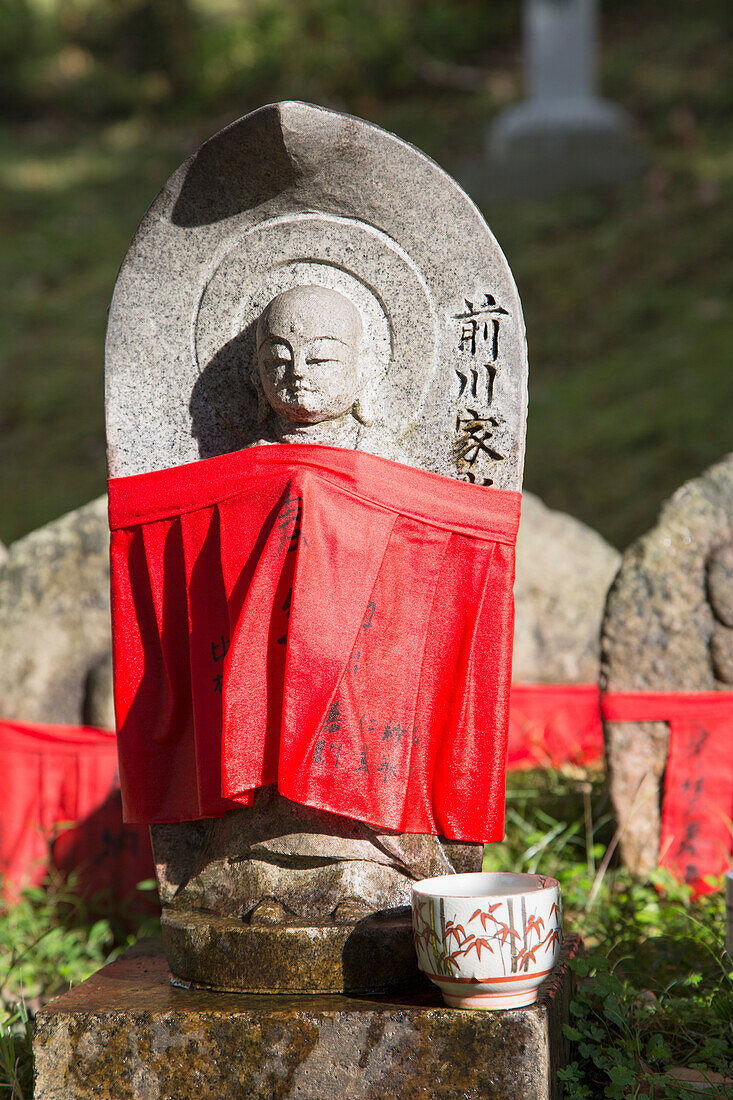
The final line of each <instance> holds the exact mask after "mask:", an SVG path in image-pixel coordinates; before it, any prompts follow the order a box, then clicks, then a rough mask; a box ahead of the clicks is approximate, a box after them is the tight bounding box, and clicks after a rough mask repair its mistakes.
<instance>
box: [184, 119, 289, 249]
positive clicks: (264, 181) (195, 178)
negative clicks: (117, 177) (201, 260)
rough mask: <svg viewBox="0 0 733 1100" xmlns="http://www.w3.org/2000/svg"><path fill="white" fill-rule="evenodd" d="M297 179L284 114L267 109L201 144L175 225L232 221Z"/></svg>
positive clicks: (186, 179)
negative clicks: (284, 130)
mask: <svg viewBox="0 0 733 1100" xmlns="http://www.w3.org/2000/svg"><path fill="white" fill-rule="evenodd" d="M242 122H244V124H243V125H242ZM298 175H299V173H298V170H297V169H296V167H295V164H294V163H293V161H292V159H291V157H290V154H289V153H288V150H287V148H286V146H285V142H284V140H283V134H282V127H281V122H280V112H279V110H278V109H277V107H264V108H263V109H262V110H261V111H257V112H255V114H253V115H249V116H247V119H246V120H239V122H235V123H234V124H233V125H232V126H229V127H227V129H225V130H222V131H221V132H220V133H218V134H216V135H215V136H214V137H213V138H211V140H210V141H207V142H206V143H205V144H204V145H202V146H201V148H200V149H199V151H198V152H197V153H196V154H195V156H194V157H193V158H192V160H191V161H190V162H189V165H188V169H187V171H186V177H185V180H184V182H183V186H182V188H181V191H180V193H179V195H178V198H177V200H176V203H175V206H174V207H173V212H172V214H171V221H172V222H173V224H174V225H179V226H182V227H185V228H191V227H193V226H199V225H211V224H212V223H214V222H218V221H222V220H223V219H225V218H231V217H232V216H233V215H234V214H239V213H241V212H242V211H244V210H251V209H252V208H253V207H255V206H259V205H261V204H262V203H265V202H267V201H268V200H270V199H273V198H275V197H276V196H277V195H279V194H280V193H281V192H282V191H286V190H287V189H288V188H289V187H292V186H293V185H294V184H295V183H296V182H297V180H298Z"/></svg>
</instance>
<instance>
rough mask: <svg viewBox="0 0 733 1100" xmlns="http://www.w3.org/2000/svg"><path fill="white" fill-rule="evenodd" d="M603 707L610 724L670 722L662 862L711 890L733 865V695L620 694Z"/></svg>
mask: <svg viewBox="0 0 733 1100" xmlns="http://www.w3.org/2000/svg"><path fill="white" fill-rule="evenodd" d="M601 705H602V708H603V717H604V718H605V720H606V721H607V722H668V723H669V755H668V757H667V766H666V768H665V772H664V800H663V802H662V827H661V838H660V844H659V863H660V866H662V867H669V868H670V870H671V871H673V872H674V873H675V874H677V875H678V876H679V877H680V878H682V879H684V881H685V882H688V883H689V884H690V885H691V886H692V887H693V888H694V889H695V892H696V893H700V894H707V893H710V891H711V890H713V889H715V887H713V886H711V884H710V883H709V882H706V881H705V880H706V878H707V877H708V876H711V875H713V876H715V875H720V874H722V873H723V871H726V870H728V868H729V867H730V866H731V849H732V848H733V842H732V841H731V837H732V836H733V742H732V740H731V734H732V733H733V692H729V691H696V692H695V691H689V692H688V691H680V692H675V691H638V692H635V691H614V692H608V693H607V694H604V695H602V696H601Z"/></svg>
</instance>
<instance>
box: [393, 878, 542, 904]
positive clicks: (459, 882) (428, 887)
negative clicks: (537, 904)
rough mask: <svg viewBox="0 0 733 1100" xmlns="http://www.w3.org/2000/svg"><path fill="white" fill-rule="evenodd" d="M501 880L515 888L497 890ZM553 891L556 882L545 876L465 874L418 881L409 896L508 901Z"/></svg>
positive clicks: (505, 884) (456, 899)
mask: <svg viewBox="0 0 733 1100" xmlns="http://www.w3.org/2000/svg"><path fill="white" fill-rule="evenodd" d="M501 879H503V880H507V879H512V880H516V889H506V888H505V889H497V887H499V886H501V885H504V886H505V887H506V886H507V885H509V883H507V882H506V881H505V882H504V883H503V884H502V883H500V882H499V881H497V880H501ZM480 880H483V881H480ZM492 880H493V881H492ZM462 887H463V888H464V889H462ZM555 889H558V890H559V889H560V883H559V882H558V881H557V879H556V878H551V877H550V876H549V875H531V874H529V873H527V872H524V871H466V872H463V873H462V874H458V875H435V876H434V877H433V878H424V879H421V880H420V881H419V882H415V883H413V886H412V893H413V896H414V895H415V894H418V895H420V896H423V897H434V898H450V899H451V900H455V901H467V900H469V899H471V898H512V897H519V896H520V895H521V894H541V893H542V892H543V891H549V890H555Z"/></svg>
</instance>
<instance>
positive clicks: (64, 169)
mask: <svg viewBox="0 0 733 1100" xmlns="http://www.w3.org/2000/svg"><path fill="white" fill-rule="evenodd" d="M603 9H604V20H603V37H602V44H603V50H602V56H601V74H600V75H601V86H602V89H603V91H604V93H605V94H606V95H608V96H609V97H610V98H612V99H614V100H616V101H617V102H619V103H620V104H622V105H623V106H625V107H626V108H627V109H628V111H629V112H630V114H631V116H632V117H633V119H634V120H635V124H636V126H637V129H638V131H639V137H640V140H641V141H642V143H643V144H644V146H645V147H646V149H647V151H648V155H649V166H648V170H647V171H646V172H645V173H644V175H643V176H642V177H640V178H639V179H637V180H634V181H631V182H629V183H627V184H624V185H622V186H618V187H615V188H612V189H609V190H589V191H583V192H579V193H576V194H571V195H566V196H561V197H558V198H554V199H548V200H546V201H524V202H512V203H504V204H498V203H497V204H495V205H494V206H492V208H491V209H487V210H485V213H486V216H487V219H488V221H489V224H490V225H491V227H492V229H493V230H494V232H495V234H496V236H497V238H498V240H499V242H500V244H501V245H502V247H503V248H504V251H505V252H506V253H507V256H508V259H509V261H510V263H511V265H512V268H513V271H514V273H515V276H516V279H517V283H518V286H519V290H520V294H521V296H522V301H523V304H524V309H525V319H526V322H527V331H528V340H529V348H530V415H529V423H528V450H527V467H526V485H527V487H528V488H529V489H532V490H534V491H535V492H538V493H539V494H540V495H541V496H542V497H543V498H544V499H545V500H546V502H547V503H548V504H550V505H551V506H554V507H559V508H562V509H564V510H566V511H569V512H571V513H573V514H575V515H577V516H579V517H580V518H581V519H584V520H585V521H586V522H588V523H590V524H591V525H592V526H594V527H596V528H597V529H598V530H600V531H601V532H602V533H603V534H604V535H605V536H606V537H607V538H609V539H610V540H611V541H612V542H614V543H615V544H616V545H617V546H620V547H624V546H626V545H627V544H628V543H629V541H630V540H631V539H632V538H633V537H635V536H636V535H638V534H640V533H642V532H643V531H644V530H645V529H646V528H647V527H648V526H649V525H650V524H651V523H652V522H653V520H654V516H655V513H656V510H657V508H658V506H659V504H660V503H661V501H662V500H663V499H664V498H665V497H667V496H668V495H669V494H670V493H671V492H673V491H674V489H676V488H677V487H678V486H679V485H680V484H681V483H682V482H683V481H684V480H686V479H687V478H689V477H693V476H695V475H697V474H699V473H700V472H701V471H702V470H703V469H704V468H705V467H706V466H708V465H709V464H710V463H711V462H714V461H715V460H717V459H718V458H720V457H721V456H722V455H723V454H724V453H725V452H726V451H728V450H730V449H731V440H732V436H733V433H732V432H731V429H730V423H729V420H730V418H729V417H728V416H726V415H725V413H724V410H725V409H727V408H730V406H731V404H732V403H733V371H731V370H730V368H729V366H728V355H729V348H730V344H731V339H732V338H733V319H732V316H731V306H730V297H731V296H730V289H731V254H732V252H733V248H732V245H733V204H732V203H731V201H730V199H731V193H732V192H733V184H732V179H733V153H732V152H731V113H732V112H731V81H730V80H729V78H728V62H729V58H728V42H727V41H726V36H725V34H724V30H725V26H726V17H727V4H726V3H725V2H724V0H696V2H694V3H693V2H691V0H668V2H667V3H666V4H665V5H664V9H663V10H664V16H663V18H662V17H661V16H660V6H659V4H658V3H656V2H655V0H635V2H632V0H613V2H607V3H606V4H604V5H603ZM520 10H521V5H520V4H519V2H518V0H492V3H490V4H489V3H487V2H486V0H450V2H449V0H424V2H423V0H349V3H343V2H341V0H0V107H2V117H3V119H4V122H3V123H2V124H0V235H1V236H2V241H3V245H2V250H1V251H0V280H1V281H2V284H3V286H4V288H6V293H5V299H4V309H3V315H2V318H1V319H0V393H1V395H2V400H0V470H1V471H2V476H1V477H0V540H2V541H4V542H10V541H12V540H13V539H14V538H17V537H18V536H20V535H22V534H24V533H25V532H27V531H30V530H32V529H33V528H34V527H37V526H39V525H40V524H42V523H44V522H46V521H48V520H50V519H52V518H54V517H55V516H58V515H60V514H62V513H63V512H64V511H67V510H68V509H70V508H72V507H75V506H78V505H80V504H83V503H85V502H86V501H87V500H88V499H90V498H91V497H92V496H95V495H96V494H98V493H100V492H102V491H103V488H104V431H103V423H102V361H103V339H104V327H105V322H106V309H107V305H108V302H109V299H110V295H111V292H112V286H113V283H114V277H115V273H116V271H117V268H118V266H119V263H120V261H121V259H122V256H123V254H124V251H125V248H126V246H127V244H128V242H129V240H130V237H131V236H132V233H133V232H134V229H135V226H136V224H137V222H138V221H139V219H140V217H141V216H142V214H143V212H144V210H145V208H146V206H147V205H148V203H149V202H150V200H151V199H152V197H153V196H154V194H155V192H156V191H157V189H158V188H159V187H160V186H161V184H162V183H163V181H164V180H165V179H166V177H167V176H168V174H169V173H170V172H171V171H172V170H173V169H174V168H175V167H176V166H177V165H178V164H179V163H180V162H181V160H183V159H184V157H185V156H187V155H188V154H189V153H190V152H191V151H192V150H193V149H195V147H196V145H197V144H198V143H199V142H200V141H201V140H203V139H204V138H205V137H207V136H208V135H209V134H211V133H213V132H214V131H215V130H216V129H217V128H218V127H219V126H221V125H224V124H225V123H227V122H229V121H231V120H232V119H233V118H236V117H237V116H239V115H241V114H244V113H245V112H246V111H248V110H251V109H253V108H255V107H257V106H259V105H261V104H262V103H265V102H272V101H273V100H277V99H281V98H300V99H308V100H312V101H316V102H319V103H323V104H325V105H328V106H333V107H335V108H338V109H342V110H347V111H350V112H352V113H354V114H357V115H361V116H363V117H366V118H369V119H371V120H373V121H374V122H377V123H379V124H380V125H382V126H386V127H387V128H388V129H391V130H393V131H394V132H396V133H398V134H399V135H400V136H401V137H404V138H406V139H407V140H410V141H413V142H414V143H415V144H417V145H419V146H420V147H421V148H423V149H424V150H425V151H426V152H427V153H429V154H430V155H431V156H433V157H435V158H436V159H437V160H438V161H439V162H440V163H441V164H443V165H444V166H445V167H446V168H447V169H448V170H449V171H453V172H454V173H456V174H458V175H460V166H461V162H462V159H463V158H464V157H466V156H474V157H475V156H477V155H478V154H479V153H480V152H481V149H482V144H483V140H484V131H485V128H486V125H487V123H488V122H489V121H490V119H491V118H492V116H493V115H494V114H495V113H496V112H497V110H499V109H500V108H502V107H503V106H506V105H507V104H508V103H510V102H511V101H513V100H514V99H516V98H517V97H518V96H519V95H520V94H521V65H520V26H519V20H520Z"/></svg>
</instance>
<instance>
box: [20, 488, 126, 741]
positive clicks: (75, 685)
mask: <svg viewBox="0 0 733 1100" xmlns="http://www.w3.org/2000/svg"><path fill="white" fill-rule="evenodd" d="M110 647H111V639H110V625H109V529H108V526H107V502H106V499H105V498H104V497H100V498H99V499H98V500H94V501H92V502H91V503H90V504H87V505H85V506H84V507H83V508H79V509H78V510H77V511H75V512H70V513H69V514H68V515H65V516H62V517H61V518H60V519H57V520H54V522H53V523H49V524H47V525H46V526H45V527H41V528H40V529H39V530H38V531H34V532H33V533H32V534H30V535H27V536H26V537H25V538H22V539H19V540H18V541H17V542H14V543H12V544H11V546H10V547H9V549H8V551H7V555H6V556H5V558H4V560H2V561H0V714H2V716H3V717H4V718H12V719H15V720H16V721H24V722H60V723H68V724H70V725H83V724H88V725H98V726H103V727H107V728H113V727H114V710H113V706H112V656H111V649H110Z"/></svg>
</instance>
